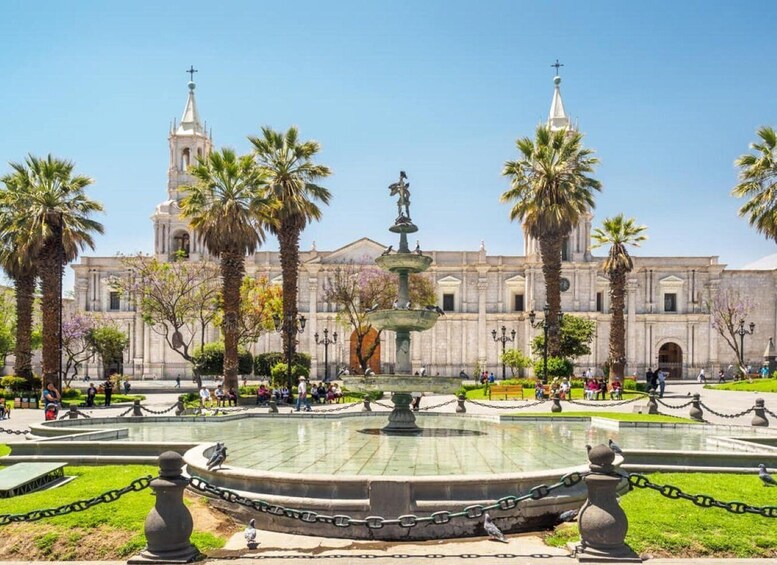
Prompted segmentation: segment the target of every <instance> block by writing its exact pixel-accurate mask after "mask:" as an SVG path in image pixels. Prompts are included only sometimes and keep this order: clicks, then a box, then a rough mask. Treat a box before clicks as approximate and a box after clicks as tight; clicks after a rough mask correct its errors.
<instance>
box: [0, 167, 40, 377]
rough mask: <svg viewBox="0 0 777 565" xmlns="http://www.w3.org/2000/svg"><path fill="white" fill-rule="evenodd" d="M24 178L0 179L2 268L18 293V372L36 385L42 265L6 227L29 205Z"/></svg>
mask: <svg viewBox="0 0 777 565" xmlns="http://www.w3.org/2000/svg"><path fill="white" fill-rule="evenodd" d="M20 180H21V181H23V180H24V179H23V178H21V179H20V178H18V176H17V175H10V174H9V175H6V176H4V177H3V178H2V179H0V182H2V183H3V184H4V185H5V190H3V191H0V226H2V229H1V231H0V268H2V269H3V270H4V271H5V272H6V274H7V275H8V277H9V278H10V279H11V280H13V282H14V289H15V297H16V340H15V342H16V343H15V346H14V374H15V375H16V376H17V377H23V378H24V379H26V381H27V387H28V388H30V389H32V378H33V374H32V311H33V304H34V303H35V281H36V279H37V277H38V268H37V264H36V263H35V258H34V257H32V256H31V255H30V254H29V252H27V251H26V250H25V245H24V241H23V240H21V239H20V235H22V234H19V233H17V232H14V231H10V230H8V229H5V228H6V227H7V226H10V225H12V224H13V223H14V215H15V214H17V213H18V212H19V211H21V212H23V211H24V210H26V209H27V202H26V201H25V198H24V188H23V186H24V185H23V183H20V182H19V181H20Z"/></svg>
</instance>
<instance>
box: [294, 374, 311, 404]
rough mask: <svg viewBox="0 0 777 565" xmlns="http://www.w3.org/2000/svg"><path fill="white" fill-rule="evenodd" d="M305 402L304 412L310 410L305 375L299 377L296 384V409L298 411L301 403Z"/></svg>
mask: <svg viewBox="0 0 777 565" xmlns="http://www.w3.org/2000/svg"><path fill="white" fill-rule="evenodd" d="M303 402H304V403H305V412H310V410H311V408H310V398H308V383H307V379H306V378H305V377H300V378H299V384H298V385H297V405H296V411H297V412H299V409H300V406H301V405H302V403H303Z"/></svg>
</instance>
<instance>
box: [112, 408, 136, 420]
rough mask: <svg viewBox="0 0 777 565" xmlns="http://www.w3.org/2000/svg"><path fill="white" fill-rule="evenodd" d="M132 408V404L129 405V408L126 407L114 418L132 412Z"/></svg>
mask: <svg viewBox="0 0 777 565" xmlns="http://www.w3.org/2000/svg"><path fill="white" fill-rule="evenodd" d="M133 408H134V407H133V406H130V407H129V408H127V409H126V410H125V411H124V412H122V413H121V414H119V415H118V416H116V418H123V417H124V416H126V415H127V414H129V413H130V412H132V409H133Z"/></svg>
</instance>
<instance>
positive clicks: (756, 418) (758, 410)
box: [750, 398, 769, 427]
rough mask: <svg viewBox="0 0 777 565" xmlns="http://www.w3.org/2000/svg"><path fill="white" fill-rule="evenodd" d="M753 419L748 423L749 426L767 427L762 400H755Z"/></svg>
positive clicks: (767, 421)
mask: <svg viewBox="0 0 777 565" xmlns="http://www.w3.org/2000/svg"><path fill="white" fill-rule="evenodd" d="M753 411H754V412H755V414H754V415H753V419H752V420H751V421H750V425H751V426H763V427H768V426H769V420H767V419H766V408H765V407H764V399H763V398H756V399H755V406H753Z"/></svg>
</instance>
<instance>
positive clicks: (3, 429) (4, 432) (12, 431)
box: [0, 428, 31, 436]
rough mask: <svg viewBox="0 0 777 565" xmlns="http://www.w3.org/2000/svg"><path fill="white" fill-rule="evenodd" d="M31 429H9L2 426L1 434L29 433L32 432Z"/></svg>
mask: <svg viewBox="0 0 777 565" xmlns="http://www.w3.org/2000/svg"><path fill="white" fill-rule="evenodd" d="M30 431H31V430H9V429H7V428H0V433H1V434H14V435H17V436H23V435H27V434H28V433H30Z"/></svg>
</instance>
